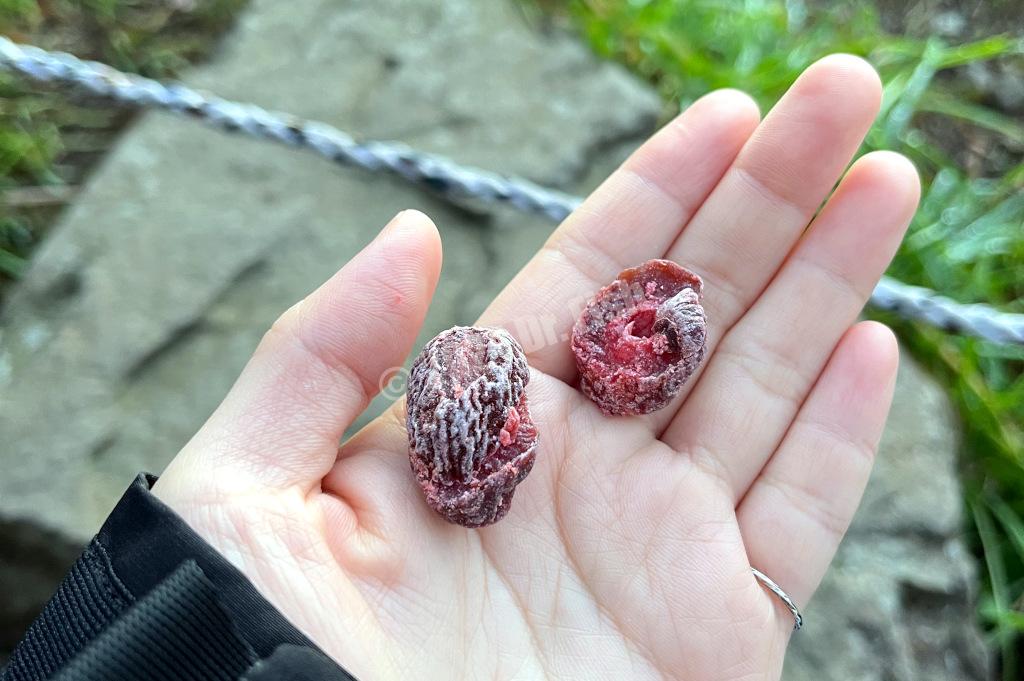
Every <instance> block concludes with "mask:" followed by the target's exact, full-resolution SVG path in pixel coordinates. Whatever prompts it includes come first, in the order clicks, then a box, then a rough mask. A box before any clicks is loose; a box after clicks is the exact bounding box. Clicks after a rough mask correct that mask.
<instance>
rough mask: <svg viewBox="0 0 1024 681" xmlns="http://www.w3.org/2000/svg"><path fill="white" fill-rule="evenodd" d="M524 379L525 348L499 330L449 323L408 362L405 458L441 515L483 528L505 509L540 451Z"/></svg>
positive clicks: (526, 377) (526, 375)
mask: <svg viewBox="0 0 1024 681" xmlns="http://www.w3.org/2000/svg"><path fill="white" fill-rule="evenodd" d="M529 380H530V369H529V367H528V366H527V364H526V355H525V353H523V349H522V347H521V346H520V345H519V343H517V342H516V340H515V339H514V338H512V336H511V335H509V333H508V332H506V331H504V330H502V329H485V328H479V327H473V326H456V327H453V328H451V329H448V330H447V331H443V332H441V333H440V334H438V335H437V336H435V337H434V338H433V339H432V340H431V341H430V342H429V343H427V345H426V346H425V347H424V348H423V351H422V352H420V354H419V356H418V357H417V358H416V361H414V362H413V365H412V371H411V372H410V376H409V387H408V393H407V403H406V427H407V429H408V432H409V463H410V464H411V466H412V470H413V472H414V473H415V474H416V480H417V482H418V483H419V485H420V488H421V489H422V490H423V494H424V496H425V497H426V500H427V504H428V505H429V506H430V507H431V508H432V509H434V510H435V511H437V512H438V513H439V514H441V516H443V517H444V518H445V520H447V521H449V522H452V523H455V524H457V525H462V526H463V527H482V526H484V525H490V524H491V523H495V522H497V521H499V520H501V518H503V517H504V516H505V514H506V513H507V512H508V509H509V505H510V503H511V501H512V495H513V493H514V492H515V488H516V485H518V484H519V483H520V482H522V481H523V479H524V478H525V477H526V476H527V474H528V473H529V472H530V469H531V468H533V461H534V457H535V452H536V449H537V429H536V427H535V426H534V424H533V421H532V420H531V419H530V410H529V407H528V405H527V401H526V384H527V383H528V382H529Z"/></svg>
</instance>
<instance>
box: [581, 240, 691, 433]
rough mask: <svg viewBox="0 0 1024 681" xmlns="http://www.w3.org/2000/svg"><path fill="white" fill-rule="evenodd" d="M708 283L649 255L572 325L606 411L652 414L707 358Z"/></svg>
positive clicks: (586, 380) (589, 383)
mask: <svg viewBox="0 0 1024 681" xmlns="http://www.w3.org/2000/svg"><path fill="white" fill-rule="evenodd" d="M702 288H703V282H701V279H700V277H698V276H697V275H696V274H694V273H693V272H690V271H689V270H687V269H685V268H683V267H680V266H679V265H677V264H675V263H674V262H671V261H669V260H648V261H647V262H645V263H643V264H642V265H640V266H638V267H632V268H630V269H628V270H623V271H622V272H621V273H619V276H618V278H617V279H616V280H615V281H613V282H612V283H611V284H609V285H608V286H605V287H604V288H603V289H601V290H600V291H598V292H597V295H596V296H594V298H593V300H591V301H590V302H589V303H588V304H587V307H586V308H585V309H584V310H583V314H581V315H580V318H579V320H578V321H577V322H576V325H575V326H574V327H573V330H572V351H573V354H574V355H575V356H576V365H577V366H578V367H579V370H580V386H581V388H582V389H583V392H584V393H585V394H586V395H587V397H589V398H590V399H592V400H593V401H594V402H596V403H597V406H599V407H600V408H601V411H603V412H605V413H606V414H648V413H650V412H652V411H657V410H658V409H661V408H662V407H664V406H665V405H666V404H668V403H669V401H670V400H671V399H672V398H673V397H674V396H675V395H677V394H678V393H679V390H680V389H681V388H682V386H683V383H685V382H686V379H688V378H689V377H690V376H692V375H693V372H694V371H695V370H696V368H697V365H698V364H700V361H701V359H703V357H704V343H705V339H706V336H707V320H706V319H705V317H704V308H703V307H701V305H700V295H701V290H702Z"/></svg>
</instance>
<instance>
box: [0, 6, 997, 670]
mask: <svg viewBox="0 0 1024 681" xmlns="http://www.w3.org/2000/svg"><path fill="white" fill-rule="evenodd" d="M187 80H188V81H189V82H190V83H191V84H194V85H198V86H200V87H205V88H208V89H210V90H214V91H216V92H218V93H219V94H221V95H223V96H227V97H233V98H238V99H244V100H250V101H255V102H257V103H259V104H262V105H264V106H267V107H270V108H275V109H281V110H288V111H293V112H295V113H298V114H300V115H303V116H308V117H311V118H318V119H322V120H326V121H328V122H331V123H333V124H336V125H339V126H340V127H343V128H345V129H348V130H351V131H354V132H356V133H357V134H360V135H362V136H366V137H379V138H393V139H401V140H403V141H405V142H408V143H410V144H412V145H414V146H416V147H420V148H424V149H427V150H431V151H435V152H439V153H443V154H445V155H448V156H452V157H454V158H456V159H458V160H460V161H463V162H467V163H473V164H478V165H481V166H484V167H487V168H491V169H495V170H499V171H504V172H513V173H519V174H523V175H526V176H528V177H530V178H531V179H534V180H536V181H538V182H543V183H547V184H551V185H555V186H561V187H563V188H567V189H569V188H572V189H577V190H583V189H585V188H590V187H593V186H595V185H596V184H597V182H598V181H599V180H600V179H602V178H603V177H604V176H605V175H607V173H608V172H609V171H610V170H611V169H612V167H613V166H614V164H615V162H617V161H618V160H621V158H622V157H623V156H624V155H625V153H626V151H627V150H629V149H631V148H632V147H633V146H635V144H636V141H637V140H638V139H639V138H641V137H643V136H644V135H645V134H646V133H647V132H649V130H650V129H651V126H652V125H653V121H654V116H655V114H656V112H657V111H658V109H659V104H658V102H657V100H656V98H655V96H654V94H653V93H652V92H651V91H650V90H648V89H646V88H645V87H643V86H641V85H639V84H638V83H637V82H636V81H634V80H633V79H631V78H630V77H628V76H626V75H625V74H624V73H623V72H622V71H621V70H619V69H618V68H617V67H614V66H612V65H608V64H602V63H600V62H599V61H597V60H596V59H595V58H593V57H592V56H591V55H590V54H589V53H588V52H587V51H586V50H585V49H584V48H583V47H582V46H581V45H580V44H578V43H577V42H576V41H574V40H572V39H569V38H568V37H566V36H564V35H560V34H557V33H544V32H542V31H539V30H537V28H536V27H531V26H528V25H527V24H526V23H525V22H524V20H523V18H522V16H521V15H520V14H519V13H518V11H517V10H516V9H515V8H514V5H512V4H511V3H508V4H506V3H497V2H478V1H477V0H446V2H444V3H437V2H433V1H432V0H350V1H349V2H346V3H336V2H333V1H332V0H294V1H293V2H288V3H283V2H275V1H274V0H254V2H253V3H252V4H251V6H250V9H249V10H248V11H247V13H246V14H245V16H244V17H243V19H242V21H241V23H240V25H239V26H238V28H237V30H236V31H235V32H234V34H233V35H232V36H230V38H229V39H228V40H227V41H226V42H225V44H224V48H223V50H222V53H221V54H220V55H219V56H218V58H217V59H215V60H214V62H213V63H211V64H210V65H209V66H207V67H205V68H203V69H201V70H199V71H197V72H195V73H193V74H191V75H190V76H189V77H188V78H187ZM409 207H415V208H420V209H422V210H424V211H425V212H427V213H428V214H430V215H431V216H433V217H434V219H435V220H436V222H437V223H438V225H439V226H440V228H441V232H442V237H443V239H444V246H445V268H444V272H443V274H442V282H441V285H440V287H439V289H438V295H437V298H436V299H435V301H434V303H433V305H432V307H431V312H430V316H429V318H428V321H427V324H426V326H425V328H424V330H423V333H422V335H421V338H420V339H419V344H420V345H422V343H423V342H425V341H426V340H427V339H428V338H430V337H431V336H433V335H434V334H435V333H437V332H438V331H439V330H441V329H444V328H447V327H449V326H452V325H453V324H466V323H472V321H473V320H474V319H475V317H476V315H477V314H478V313H479V311H480V310H481V309H482V308H483V306H484V305H485V304H486V302H487V301H488V300H490V298H491V297H492V296H493V295H494V293H495V292H497V291H498V290H499V289H500V288H501V287H502V285H503V284H504V283H505V282H506V281H507V280H508V279H509V278H510V277H511V276H512V274H513V273H514V272H515V271H516V270H517V269H518V268H519V267H520V265H521V264H522V263H523V262H525V260H526V258H527V257H528V256H529V255H530V254H531V253H532V252H533V251H534V250H535V249H536V248H537V247H538V246H539V245H540V243H541V242H542V241H543V239H544V238H545V237H546V236H547V234H548V233H549V231H550V229H551V225H549V224H547V223H546V222H544V221H542V220H540V219H533V218H528V217H525V216H522V215H519V214H515V213H511V212H508V211H505V210H500V211H496V212H493V213H491V212H469V211H466V210H462V209H458V208H455V207H452V206H451V205H447V204H445V203H442V202H439V201H437V200H435V199H433V198H431V197H429V196H428V195H426V194H423V193H420V192H418V191H417V190H414V189H411V188H409V187H407V186H405V185H403V184H401V183H400V182H398V181H395V180H391V179H386V178H382V177H378V176H370V175H367V174H363V173H360V172H357V171H352V170H344V169H338V168H335V167H333V166H331V165H330V164H328V163H326V162H324V161H322V160H320V159H317V158H315V157H312V156H310V155H307V154H303V153H299V152H295V151H290V150H287V149H283V148H281V147H278V146H274V145H268V144H264V143H260V142H254V141H250V140H246V139H242V138H239V137H230V136H226V135H223V134H221V133H217V132H213V131H209V130H206V129H203V128H202V127H200V126H198V125H196V124H195V123H193V122H191V121H184V120H178V119H174V118H171V117H168V116H165V115H148V116H145V117H144V118H143V119H142V120H141V122H140V123H139V124H138V125H137V126H136V127H135V128H134V129H133V130H131V131H130V132H129V133H128V134H127V135H126V137H125V138H124V139H123V141H122V143H121V144H120V145H119V146H118V148H117V149H116V150H115V151H114V152H113V153H112V154H111V155H110V156H109V157H108V159H107V160H106V162H105V164H104V167H103V168H102V169H101V170H100V171H99V172H97V173H96V174H95V175H94V176H93V178H92V181H91V182H90V186H89V187H88V188H87V190H86V191H85V192H84V193H83V194H82V195H81V197H80V199H79V200H78V202H77V203H76V205H75V206H74V207H73V208H72V209H71V210H70V211H69V212H68V213H67V215H66V216H65V217H64V219H63V221H62V223H61V224H60V225H59V226H58V227H57V228H56V229H55V230H54V231H53V233H52V235H51V237H50V239H49V241H48V242H47V243H46V244H45V245H44V247H43V248H42V249H41V251H40V252H39V254H38V257H37V259H36V262H35V263H34V266H33V268H32V270H31V271H30V273H29V274H28V276H27V277H26V279H25V280H24V281H23V283H22V284H21V285H20V286H19V287H18V289H17V290H16V291H15V292H14V294H13V296H12V298H11V300H10V301H9V304H8V305H7V307H6V309H5V311H4V313H3V317H2V318H0V464H2V465H3V474H2V476H0V594H4V597H3V598H0V649H3V648H4V647H7V646H9V645H10V644H11V643H12V642H13V641H15V640H16V639H17V638H18V637H19V636H20V634H21V630H22V629H23V628H24V626H25V624H27V622H28V621H29V619H30V618H31V617H32V615H33V614H34V612H35V610H36V609H38V607H39V606H40V605H41V603H42V600H43V599H44V598H45V597H47V596H48V595H49V594H50V593H51V592H52V590H53V588H54V586H55V584H56V581H57V579H59V577H60V576H61V575H62V574H63V572H64V570H65V568H66V566H67V564H68V562H69V561H70V560H71V558H72V556H73V555H74V553H75V551H76V550H77V548H78V547H79V546H80V545H81V543H82V542H83V541H84V540H85V539H86V538H87V537H88V536H89V535H91V534H92V533H93V532H94V531H95V530H96V528H97V527H98V525H99V523H100V522H101V521H102V519H103V518H104V517H105V515H106V513H107V512H108V510H109V509H110V507H111V506H112V505H113V504H114V503H115V502H116V500H117V498H118V495H119V494H120V493H121V491H122V490H123V488H124V487H125V486H126V485H127V484H128V483H129V482H130V480H131V478H132V477H133V475H134V474H135V473H136V472H137V471H138V470H140V469H149V470H154V471H158V470H160V469H161V468H162V467H163V465H164V464H165V463H166V462H167V461H168V460H169V459H170V457H172V456H173V454H174V453H175V452H176V451H177V449H178V448H180V447H181V445H182V444H184V442H185V441H186V440H187V439H188V437H189V436H190V435H191V434H192V433H193V432H194V431H195V430H196V429H197V428H198V427H199V426H200V425H201V424H202V422H203V420H204V419H205V417H206V415H207V414H209V413H210V411H211V410H212V409H213V408H214V406H215V405H216V404H217V402H218V401H219V400H220V399H221V397H222V396H223V395H224V393H225V392H226V391H227V390H228V388H229V387H230V385H231V383H232V381H233V380H234V378H235V376H236V375H237V373H238V371H239V370H240V368H241V366H242V364H243V363H244V362H245V360H246V359H247V357H248V356H249V354H250V353H251V351H252V349H253V348H254V346H255V345H256V343H257V342H258V340H259V338H260V336H261V335H262V333H263V332H264V330H265V329H266V328H267V327H268V326H269V325H270V324H271V323H272V321H273V320H274V318H275V317H276V316H277V315H278V314H279V313H280V312H281V311H282V310H284V309H285V308H287V307H288V306H289V305H291V304H292V303H293V302H294V301H296V300H298V299H300V298H301V297H302V296H304V295H305V294H306V293H307V292H308V291H309V290H310V289H311V288H313V287H315V286H316V285H317V284H319V283H320V282H321V281H323V280H324V279H326V278H327V277H328V276H329V275H330V274H332V273H333V272H334V271H335V270H336V269H337V268H338V267H339V266H340V265H341V264H342V263H343V262H345V261H346V260H347V259H348V258H350V257H351V256H352V255H353V254H354V253H355V252H356V250H358V249H359V248H360V247H361V246H363V245H364V244H366V243H367V242H368V241H369V240H370V239H371V238H372V236H373V235H374V234H376V232H377V230H378V229H379V228H380V227H381V226H382V225H383V224H384V223H385V222H386V221H387V220H388V219H389V218H390V217H391V216H392V215H394V214H395V213H396V212H397V211H399V210H401V209H403V208H409ZM511 233H514V234H515V238H514V239H512V238H510V234H511ZM499 245H500V248H499ZM499 253H500V257H499ZM382 406H383V403H382V401H380V400H378V401H377V402H375V405H374V407H372V408H371V410H370V413H373V412H375V411H377V410H379V409H380V408H381V407H382ZM955 438H956V428H955V420H954V418H953V416H952V414H951V413H950V408H949V404H948V402H947V401H946V400H945V399H944V398H943V396H942V394H941V392H940V391H939V389H938V388H937V387H936V386H935V385H933V384H932V383H931V381H929V380H928V379H927V378H926V377H925V376H923V375H922V374H921V372H920V371H919V370H918V369H917V368H915V367H914V366H913V365H911V364H908V363H905V366H904V369H903V370H902V372H901V377H900V383H899V386H898V394H897V399H896V407H895V410H894V414H893V418H892V419H891V421H890V426H889V429H888V433H887V436H886V440H885V445H884V451H883V454H882V457H881V460H880V462H879V470H878V473H877V474H876V476H875V478H874V479H873V481H872V485H871V488H870V491H869V495H868V500H867V502H866V503H865V506H864V508H863V509H862V511H861V514H860V515H859V516H858V519H857V522H856V524H855V527H854V530H853V532H852V534H851V536H850V538H849V539H848V540H847V542H846V543H845V544H844V546H843V548H842V550H841V553H840V556H839V558H838V560H837V563H836V569H834V570H833V571H832V573H831V574H830V575H829V577H828V578H827V579H826V581H825V583H824V585H823V587H822V590H821V592H820V594H819V596H818V597H817V598H816V599H815V601H814V602H813V603H811V604H810V605H809V607H808V608H807V615H808V628H807V629H806V630H805V631H804V632H801V633H800V634H799V635H798V636H796V637H795V639H794V649H793V653H792V655H791V656H790V660H789V664H788V668H787V677H786V678H787V679H789V681H804V680H810V679H814V680H815V681H831V680H832V679H835V680H837V681H839V680H842V681H848V680H850V679H866V680H869V681H870V680H874V679H878V680H879V681H882V680H885V681H910V680H912V679H919V678H928V679H935V680H937V681H942V680H945V679H948V680H950V681H952V680H954V679H955V680H956V681H964V680H965V679H974V678H982V676H981V674H982V670H983V668H984V662H983V653H982V651H981V649H980V647H979V644H978V639H977V634H976V631H975V629H974V627H973V625H972V622H973V615H972V613H973V610H972V605H971V602H970V601H971V598H972V593H971V590H970V585H971V584H973V581H974V578H973V576H972V569H973V567H972V564H971V562H970V560H969V557H968V556H967V555H966V552H965V549H964V544H963V543H962V541H961V540H960V538H959V533H960V527H961V522H962V518H961V513H962V512H961V508H960V505H961V500H960V496H959V489H958V487H957V482H956V478H955V475H954V459H955ZM9 594H14V597H8V595H9Z"/></svg>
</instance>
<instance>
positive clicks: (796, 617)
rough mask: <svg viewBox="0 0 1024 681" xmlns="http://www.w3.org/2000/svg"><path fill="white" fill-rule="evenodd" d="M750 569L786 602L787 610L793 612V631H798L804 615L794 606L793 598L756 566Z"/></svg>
mask: <svg viewBox="0 0 1024 681" xmlns="http://www.w3.org/2000/svg"><path fill="white" fill-rule="evenodd" d="M750 571H751V572H753V573H754V576H755V577H757V581H759V582H761V584H763V585H764V586H765V588H766V589H768V590H769V591H771V592H772V593H773V594H775V595H776V596H778V597H779V600H781V601H782V602H783V603H785V604H786V607H787V608H789V611H790V612H791V613H793V631H800V629H801V628H802V627H803V626H804V617H803V615H801V614H800V608H798V607H796V603H794V602H793V599H792V598H790V597H789V594H787V593H786V592H785V591H783V590H782V587H781V586H779V585H778V584H776V583H775V582H773V581H772V579H771V578H770V577H769V576H768V575H766V574H765V573H763V572H761V571H760V570H758V569H757V568H755V567H752V568H750Z"/></svg>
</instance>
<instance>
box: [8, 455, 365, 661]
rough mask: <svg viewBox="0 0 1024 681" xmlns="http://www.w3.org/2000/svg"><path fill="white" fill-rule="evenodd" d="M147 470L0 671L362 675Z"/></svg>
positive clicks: (91, 543)
mask: <svg viewBox="0 0 1024 681" xmlns="http://www.w3.org/2000/svg"><path fill="white" fill-rule="evenodd" d="M154 482H156V478H155V477H153V476H149V475H139V477H138V478H136V480H135V482H134V483H133V484H132V486H131V487H129V488H128V491H126V492H125V494H124V496H123V497H122V498H121V501H120V502H119V503H118V505H117V507H116V508H115V509H114V511H113V512H112V513H111V514H110V517H109V518H107V521H106V522H105V523H104V525H103V528H102V529H101V530H100V532H99V534H97V535H96V537H94V538H93V540H92V541H91V542H90V543H89V545H88V546H87V547H86V549H85V551H84V552H83V553H82V555H81V557H79V559H78V561H77V562H76V563H75V564H74V566H72V568H71V571H70V572H69V573H68V575H67V577H65V578H64V581H63V582H62V583H61V585H60V587H59V588H58V589H57V592H56V593H55V594H54V596H53V598H52V599H51V600H50V602H49V603H47V604H46V607H45V608H44V609H43V612H42V613H41V614H40V615H39V617H38V619H36V621H35V622H33V623H32V625H31V627H29V630H28V632H27V633H26V635H25V638H24V639H23V640H22V641H21V643H19V644H18V646H17V648H15V650H14V654H13V655H12V657H11V660H10V663H9V665H8V666H7V669H6V670H5V671H4V672H3V674H2V675H0V681H44V680H45V679H54V680H59V681H85V680H89V681H93V680H95V681H99V680H104V679H117V680H119V681H120V680H126V681H132V680H135V679H139V680H140V681H141V680H143V679H156V680H164V679H167V680H168V681H170V680H172V679H217V680H223V681H235V680H237V681H266V680H269V679H284V680H286V681H288V680H291V681H305V680H306V679H317V680H318V681H355V679H354V678H353V677H352V676H351V675H350V674H349V673H348V672H346V671H345V670H343V669H342V668H341V667H339V666H338V665H337V664H335V663H334V662H333V661H332V660H331V659H330V658H328V657H327V656H326V655H325V654H324V653H323V652H322V651H320V650H319V649H318V648H317V647H316V646H315V645H314V644H313V642H312V641H310V640H309V639H308V638H306V637H305V636H304V635H303V634H302V633H301V632H300V631H299V630H298V629H296V628H295V627H294V626H293V625H292V624H291V623H290V622H288V620H286V619H285V618H284V616H283V615H282V614H281V613H280V612H278V611H277V609H275V608H274V607H273V606H272V605H271V604H270V603H269V602H268V601H267V600H266V599H265V598H263V597H262V596H261V595H260V594H259V592H257V591H256V588H255V587H254V586H253V585H252V584H251V583H250V582H249V580H248V579H246V578H245V576H243V575H242V573H241V572H239V571H238V570H237V569H235V568H234V567H233V566H232V565H231V564H230V563H228V562H227V560H225V559H224V557H223V556H221V555H220V554H219V553H217V551H216V550H214V549H213V547H211V546H210V545H209V544H207V543H206V542H205V541H203V540H202V539H201V538H200V537H199V535H197V534H196V533H195V532H193V531H192V530H191V529H190V528H189V527H188V525H186V524H185V522H184V521H183V520H182V519H181V518H180V517H179V516H178V515H177V514H176V513H174V511H172V510H171V509H170V508H168V507H167V506H166V505H164V504H163V503H162V502H161V501H160V500H159V499H157V498H156V497H155V496H153V494H152V493H151V492H150V489H151V488H152V485H153V483H154Z"/></svg>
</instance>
